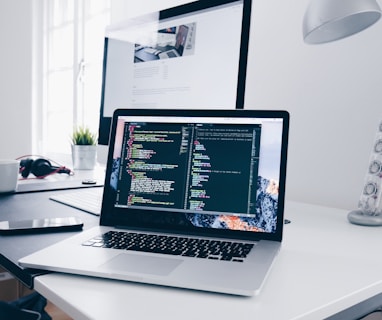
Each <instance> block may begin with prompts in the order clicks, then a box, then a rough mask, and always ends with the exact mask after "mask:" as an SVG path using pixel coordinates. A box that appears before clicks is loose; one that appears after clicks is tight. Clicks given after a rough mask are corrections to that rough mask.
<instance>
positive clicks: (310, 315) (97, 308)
mask: <svg viewBox="0 0 382 320" xmlns="http://www.w3.org/2000/svg"><path fill="white" fill-rule="evenodd" d="M346 215H347V212H346V211H344V210H338V209H331V208H325V207H319V206H312V205H307V204H299V203H293V202H288V203H287V206H286V218H287V219H290V220H291V221H292V223H291V224H288V225H286V226H285V234H284V241H283V246H282V249H281V252H280V254H279V256H278V257H277V259H276V261H275V263H274V266H273V268H272V270H271V272H270V275H269V277H268V279H267V281H266V283H265V285H264V288H263V290H262V291H261V293H260V294H259V295H258V296H255V297H251V298H243V297H235V296H229V295H222V294H212V293H206V292H196V291H191V290H182V289H174V288H166V287H159V286H153V285H142V284H137V283H128V282H121V281H112V280H104V279H95V278H90V277H82V276H73V275H64V274H53V273H52V274H47V275H42V276H38V277H37V278H36V279H35V289H36V290H37V291H39V292H40V293H41V294H43V295H44V296H46V297H47V298H48V299H50V300H51V301H52V302H53V303H55V304H57V305H58V306H59V307H60V308H62V309H63V310H64V311H65V312H67V313H68V314H69V315H70V316H72V317H73V318H75V319H78V320H81V319H121V318H124V319H135V320H138V319H151V318H156V319H166V320H169V319H185V320H187V319H324V318H327V317H330V316H333V315H336V314H337V318H338V319H341V318H342V319H344V318H346V319H351V317H352V316H354V317H355V315H356V313H357V312H360V314H359V315H358V316H360V315H363V314H361V312H363V311H362V310H361V311H360V310H358V309H362V308H358V309H357V310H355V308H356V307H353V309H349V308H351V307H352V306H354V305H357V304H359V303H361V305H363V306H364V304H365V302H364V301H369V302H370V301H371V302H372V303H377V305H376V306H378V304H382V302H381V293H382V272H381V264H382V258H381V257H380V256H379V254H378V253H379V250H380V245H381V244H382V228H379V227H375V228H374V227H361V226H356V225H352V224H350V223H348V222H347V219H346ZM346 309H348V310H350V311H348V313H349V312H350V314H347V315H346V316H344V314H343V313H342V314H340V316H338V313H339V312H346V311H343V310H346ZM122 315H123V316H122ZM333 318H336V316H334V317H333Z"/></svg>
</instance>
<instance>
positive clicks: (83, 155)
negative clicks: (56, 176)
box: [72, 145, 97, 170]
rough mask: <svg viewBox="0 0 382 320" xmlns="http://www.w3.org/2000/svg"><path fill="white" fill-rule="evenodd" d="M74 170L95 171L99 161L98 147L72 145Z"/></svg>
mask: <svg viewBox="0 0 382 320" xmlns="http://www.w3.org/2000/svg"><path fill="white" fill-rule="evenodd" d="M72 160H73V169H78V170H93V169H94V167H95V165H96V161H97V146H96V145H72Z"/></svg>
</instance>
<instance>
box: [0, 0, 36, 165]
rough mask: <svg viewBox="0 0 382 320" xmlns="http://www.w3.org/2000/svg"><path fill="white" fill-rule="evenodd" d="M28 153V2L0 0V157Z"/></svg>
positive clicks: (29, 73) (29, 148) (29, 32)
mask: <svg viewBox="0 0 382 320" xmlns="http://www.w3.org/2000/svg"><path fill="white" fill-rule="evenodd" d="M31 152H32V1H30V0H12V1H7V0H0V158H16V157H19V156H23V155H25V154H30V153H31Z"/></svg>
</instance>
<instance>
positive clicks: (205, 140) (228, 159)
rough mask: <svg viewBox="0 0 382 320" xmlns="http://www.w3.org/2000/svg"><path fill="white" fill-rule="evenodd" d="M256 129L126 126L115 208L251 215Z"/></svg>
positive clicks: (255, 164) (182, 125) (258, 129)
mask: <svg viewBox="0 0 382 320" xmlns="http://www.w3.org/2000/svg"><path fill="white" fill-rule="evenodd" d="M260 133H261V127H260V126H259V125H240V126H239V127H238V126H237V125H235V126H233V125H222V124H198V125H196V124H189V125H186V124H179V123H167V124H161V123H134V124H126V126H125V132H124V139H123V143H124V147H123V149H122V150H123V152H122V157H121V167H120V170H119V177H118V198H117V199H118V205H120V206H136V207H158V208H164V207H165V208H169V209H173V210H186V211H189V212H195V211H203V212H204V213H212V214H213V213H215V214H216V213H217V212H227V213H230V214H232V213H235V214H246V215H250V214H254V203H255V200H256V181H257V174H258V157H259V145H260Z"/></svg>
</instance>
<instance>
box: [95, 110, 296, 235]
mask: <svg viewBox="0 0 382 320" xmlns="http://www.w3.org/2000/svg"><path fill="white" fill-rule="evenodd" d="M120 116H127V117H129V116H131V117H134V116H147V117H149V116H154V117H155V116H161V117H162V116H163V117H170V116H176V117H191V118H192V117H215V118H216V117H235V118H238V117H242V118H243V117H244V118H247V117H252V118H279V119H282V121H283V126H282V143H281V160H280V170H279V172H280V177H279V195H278V207H277V225H276V230H275V232H274V233H267V232H253V231H239V230H229V229H213V228H200V227H181V226H177V225H173V224H164V223H162V222H159V221H155V219H151V220H150V221H147V220H146V219H141V218H140V217H158V211H157V210H156V211H155V215H154V212H150V211H149V210H144V211H145V212H144V213H145V214H143V215H142V213H143V212H142V211H141V210H134V209H130V208H116V207H114V203H115V195H116V193H115V191H114V190H113V189H112V188H111V185H110V178H111V174H112V165H110V164H112V163H113V155H114V140H115V136H116V128H117V120H118V117H120ZM288 132H289V114H288V112H287V111H283V110H277V111H276V110H247V109H245V110H237V109H236V110H207V109H203V110H173V109H167V110H164V109H151V110H149V109H117V110H116V111H115V112H114V115H113V121H112V130H111V135H110V142H111V143H110V145H109V152H108V162H107V163H108V165H107V168H106V174H105V187H104V196H103V202H102V210H101V218H100V224H101V225H103V226H114V227H119V228H128V229H136V230H145V231H148V230H149V231H153V232H166V233H182V234H189V235H198V236H210V237H219V238H233V239H243V240H261V239H265V240H274V241H281V240H282V234H283V224H284V202H285V183H286V164H287V146H288ZM137 211H138V213H137ZM159 214H161V217H164V219H160V221H163V220H171V219H172V217H174V216H173V215H174V214H176V213H171V212H165V211H162V210H160V212H159ZM158 220H159V219H158Z"/></svg>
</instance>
